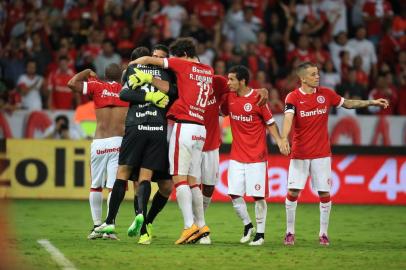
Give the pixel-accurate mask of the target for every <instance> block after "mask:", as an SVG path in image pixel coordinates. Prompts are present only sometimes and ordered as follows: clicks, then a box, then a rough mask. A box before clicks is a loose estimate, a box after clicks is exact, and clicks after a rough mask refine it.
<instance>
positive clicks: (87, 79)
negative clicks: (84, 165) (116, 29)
mask: <svg viewBox="0 0 406 270" xmlns="http://www.w3.org/2000/svg"><path fill="white" fill-rule="evenodd" d="M105 74H106V79H107V80H108V81H101V80H99V79H98V78H97V77H96V73H95V72H94V71H92V70H90V69H86V70H84V71H82V72H79V73H77V74H76V75H75V76H73V78H72V79H70V81H69V82H68V87H69V88H71V89H72V90H73V91H76V92H82V93H83V95H90V96H92V97H93V101H94V104H95V109H96V121H97V127H96V133H95V136H94V139H93V142H92V144H91V146H90V152H91V154H90V155H91V160H90V166H91V170H90V172H91V178H92V184H91V188H90V196H89V201H90V210H91V212H92V218H93V223H94V228H96V227H98V226H99V225H101V224H102V203H103V194H102V191H103V187H104V186H106V187H107V188H108V189H109V196H108V199H107V207H108V205H109V200H110V195H111V190H112V188H113V185H114V181H115V179H116V172H117V167H118V154H119V151H120V146H121V141H122V139H123V135H124V119H125V117H126V115H127V110H128V102H124V101H121V100H120V98H119V93H120V91H121V84H120V81H121V68H120V67H119V66H118V65H117V64H110V65H109V66H107V68H106V72H105ZM107 212H108V211H107ZM101 237H103V238H111V239H117V238H116V237H115V235H114V234H102V233H98V232H95V231H94V230H92V232H91V233H90V235H89V236H88V239H96V238H101Z"/></svg>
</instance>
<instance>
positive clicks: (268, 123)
mask: <svg viewBox="0 0 406 270" xmlns="http://www.w3.org/2000/svg"><path fill="white" fill-rule="evenodd" d="M248 83H249V71H248V69H247V68H246V67H244V66H234V67H232V68H231V69H230V70H229V73H228V82H227V84H228V86H229V88H230V90H231V92H230V93H229V94H228V96H227V100H226V101H225V102H224V104H223V106H222V111H223V113H224V114H226V115H229V116H230V124H231V132H232V134H233V142H232V145H231V154H230V165H229V169H228V194H229V195H230V197H231V198H232V202H233V207H234V209H235V210H236V212H237V214H238V216H239V217H240V218H241V220H242V222H243V223H244V234H243V237H242V238H241V240H240V242H241V243H247V242H249V241H250V239H251V236H252V235H253V234H254V228H253V225H252V223H251V219H250V217H249V214H248V211H247V206H246V204H245V201H244V199H243V196H244V195H247V196H252V197H253V198H254V199H255V217H256V221H257V233H256V234H255V237H254V239H253V240H252V241H251V242H250V243H249V245H252V246H259V245H262V244H263V243H264V239H265V222H266V213H267V206H266V201H265V196H266V195H267V194H268V177H267V170H268V166H267V159H268V146H267V140H266V130H267V129H268V131H269V132H270V134H271V135H272V137H273V138H274V139H275V141H276V143H277V144H278V146H279V149H280V151H281V152H282V153H284V154H287V152H288V149H287V147H288V144H285V145H283V142H282V140H281V137H280V135H279V130H278V126H277V125H276V123H275V120H274V119H273V117H272V112H271V110H270V109H269V107H268V104H265V105H263V106H258V105H257V104H256V103H257V98H256V96H255V91H254V89H251V88H250V87H248V86H247V84H248Z"/></svg>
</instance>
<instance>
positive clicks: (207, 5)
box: [194, 0, 224, 35]
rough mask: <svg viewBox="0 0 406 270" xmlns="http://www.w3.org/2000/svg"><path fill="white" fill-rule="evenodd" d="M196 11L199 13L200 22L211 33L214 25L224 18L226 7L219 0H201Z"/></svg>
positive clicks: (196, 6) (195, 8)
mask: <svg viewBox="0 0 406 270" xmlns="http://www.w3.org/2000/svg"><path fill="white" fill-rule="evenodd" d="M194 13H195V14H197V16H198V17H199V21H200V23H201V24H202V25H203V27H204V29H206V31H207V33H208V34H209V35H210V34H211V33H212V32H213V30H214V26H215V25H216V24H218V23H221V21H222V20H223V17H224V7H223V5H222V4H221V3H219V1H217V0H201V1H197V4H196V5H195V7H194Z"/></svg>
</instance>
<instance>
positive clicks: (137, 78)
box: [128, 68, 152, 90]
mask: <svg viewBox="0 0 406 270" xmlns="http://www.w3.org/2000/svg"><path fill="white" fill-rule="evenodd" d="M151 82H152V74H148V73H145V72H143V71H142V70H139V69H138V68H134V74H132V75H130V76H129V77H128V85H129V86H130V87H131V89H133V90H134V89H135V88H137V87H138V86H141V85H144V84H146V83H151Z"/></svg>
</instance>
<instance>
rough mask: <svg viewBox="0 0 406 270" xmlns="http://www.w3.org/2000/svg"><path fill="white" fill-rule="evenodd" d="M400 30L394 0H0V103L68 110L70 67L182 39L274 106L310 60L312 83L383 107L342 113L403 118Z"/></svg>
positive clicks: (400, 6)
mask: <svg viewBox="0 0 406 270" xmlns="http://www.w3.org/2000/svg"><path fill="white" fill-rule="evenodd" d="M405 34H406V2H405V1H400V0H399V1H386V0H376V1H370V0H302V1H299V0H298V1H294V0H286V1H276V0H240V1H239V0H222V1H216V0H199V1H196V0H195V1H193V0H160V1H158V0H155V1H144V0H98V1H97V0H96V1H91V0H27V1H21V0H12V1H11V0H10V1H1V2H0V108H1V109H2V110H7V111H9V112H11V111H13V110H16V109H27V110H40V109H51V110H53V109H75V108H76V107H77V106H78V105H80V104H83V103H86V102H87V100H86V99H85V98H83V97H82V96H80V95H74V94H73V93H72V92H71V91H70V89H69V88H68V87H67V86H66V84H67V82H68V80H69V79H70V78H71V77H72V76H73V74H74V73H75V72H79V71H81V70H83V69H86V68H91V69H93V70H94V71H96V73H97V74H98V76H99V77H100V78H103V77H104V68H105V67H106V66H107V65H109V64H110V63H118V64H121V65H122V66H123V67H125V66H126V64H127V63H128V61H129V58H130V54H131V51H132V50H133V49H134V48H135V47H137V46H147V47H152V46H153V45H155V44H158V43H162V44H167V45H168V44H170V42H171V41H173V40H174V39H176V38H177V37H181V36H191V37H194V38H195V39H196V40H197V41H198V54H199V57H200V60H201V61H202V62H203V63H206V64H209V65H212V66H213V67H214V69H215V72H216V74H222V75H225V74H226V72H227V69H228V68H229V67H230V66H232V65H235V64H244V65H246V66H247V67H249V69H250V71H251V75H252V80H251V82H250V85H251V86H252V87H254V88H260V87H265V88H267V89H269V92H270V102H271V108H272V111H273V112H274V113H282V111H283V104H284V98H285V96H286V95H287V93H289V92H290V91H291V90H293V89H294V88H295V87H297V85H298V79H297V77H296V75H295V73H294V68H295V66H296V65H297V64H298V63H300V62H302V61H313V62H317V63H318V64H319V66H320V70H321V84H322V85H324V86H327V87H331V88H333V89H335V90H336V91H337V92H338V93H339V94H340V95H342V96H344V97H345V98H351V99H368V98H381V97H383V98H387V99H389V101H390V104H391V106H390V107H389V108H388V109H385V110H363V111H361V110H360V111H356V112H355V111H354V112H351V113H357V114H393V115H406V35H405ZM334 113H337V114H340V113H348V112H344V110H343V111H341V110H338V111H337V112H334Z"/></svg>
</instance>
